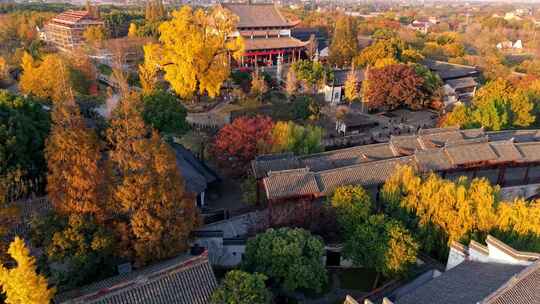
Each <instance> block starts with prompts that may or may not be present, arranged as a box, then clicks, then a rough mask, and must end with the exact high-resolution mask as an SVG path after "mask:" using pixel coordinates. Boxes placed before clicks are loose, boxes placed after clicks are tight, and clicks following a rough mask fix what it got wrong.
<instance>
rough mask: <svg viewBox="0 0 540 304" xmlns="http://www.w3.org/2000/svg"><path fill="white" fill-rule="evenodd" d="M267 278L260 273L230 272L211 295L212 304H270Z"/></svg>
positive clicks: (270, 295) (270, 296)
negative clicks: (266, 283)
mask: <svg viewBox="0 0 540 304" xmlns="http://www.w3.org/2000/svg"><path fill="white" fill-rule="evenodd" d="M266 279H267V277H266V276H265V275H263V274H260V273H254V274H251V273H247V272H244V271H241V270H231V271H229V272H227V274H226V275H225V279H224V280H223V282H222V283H221V286H219V287H218V288H217V289H216V290H215V291H214V293H213V294H212V300H211V303H213V304H270V302H271V300H272V293H271V292H270V291H269V290H268V289H267V288H266V285H265V281H266Z"/></svg>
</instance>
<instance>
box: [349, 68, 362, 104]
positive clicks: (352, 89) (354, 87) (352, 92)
mask: <svg viewBox="0 0 540 304" xmlns="http://www.w3.org/2000/svg"><path fill="white" fill-rule="evenodd" d="M359 96H360V92H359V90H358V80H357V78H356V71H355V70H354V68H353V69H351V70H350V71H349V73H347V79H346V80H345V98H347V100H348V101H349V102H353V101H355V100H356V99H357V98H358V97H359Z"/></svg>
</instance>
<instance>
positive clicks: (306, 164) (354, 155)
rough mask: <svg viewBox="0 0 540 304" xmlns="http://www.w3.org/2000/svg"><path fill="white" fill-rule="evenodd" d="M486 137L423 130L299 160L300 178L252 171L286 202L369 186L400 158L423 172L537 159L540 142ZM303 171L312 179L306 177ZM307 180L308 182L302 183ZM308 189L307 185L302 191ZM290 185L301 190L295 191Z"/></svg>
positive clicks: (475, 133) (480, 132) (476, 132)
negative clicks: (353, 186) (346, 187)
mask: <svg viewBox="0 0 540 304" xmlns="http://www.w3.org/2000/svg"><path fill="white" fill-rule="evenodd" d="M491 138H492V137H491V136H486V134H485V132H484V130H482V129H472V130H458V129H457V128H439V129H426V130H420V132H419V134H418V135H404V136H392V137H391V139H390V142H389V143H382V144H374V145H364V146H356V147H352V148H346V149H340V150H334V151H328V152H323V153H317V154H311V155H305V156H301V157H298V163H297V164H295V165H296V166H297V167H302V168H304V169H303V170H304V171H305V172H304V173H302V174H303V175H304V176H299V175H298V174H296V173H295V174H292V173H288V174H285V175H281V176H279V177H277V176H274V177H272V178H270V177H265V176H267V175H268V174H267V173H268V171H264V170H259V171H260V173H257V172H259V171H257V169H256V168H258V167H257V166H258V164H257V160H256V161H255V162H254V164H253V167H254V171H255V172H256V173H257V176H258V177H262V178H263V180H264V181H265V185H266V184H269V185H270V184H271V185H272V189H271V190H269V189H267V192H268V193H271V198H286V197H287V195H290V196H291V197H294V196H299V195H306V194H308V193H307V192H306V191H307V189H315V184H317V185H318V188H317V190H316V191H314V192H313V193H312V194H313V195H324V194H328V193H329V192H331V191H333V189H335V188H336V187H337V186H341V185H347V184H360V185H364V186H371V185H375V184H379V183H383V182H384V180H385V179H386V178H387V177H388V176H389V175H390V174H391V169H389V168H394V167H395V165H396V164H399V163H402V160H403V159H404V158H403V156H404V155H405V156H407V157H409V158H408V160H407V162H410V163H414V164H415V165H416V166H417V167H418V169H420V170H421V171H423V172H427V171H440V170H448V169H453V168H458V167H460V166H463V165H469V164H474V163H492V164H496V163H498V162H511V161H514V162H531V161H540V141H538V142H527V143H514V142H513V141H512V140H503V141H490V139H491ZM497 138H501V137H497ZM265 161H267V162H268V163H265V162H264V161H261V164H260V166H261V167H262V166H268V167H270V166H272V165H275V166H277V167H282V168H286V169H292V168H294V166H290V165H289V166H282V164H281V163H280V161H281V160H275V161H276V163H275V164H272V162H273V161H274V160H272V159H267V160H265ZM308 171H309V172H311V173H313V175H309V174H308V173H307V172H308ZM274 173H279V172H274ZM288 177H290V180H289V181H287V178H288ZM314 180H315V181H316V182H317V183H315V182H314ZM307 181H309V183H307V184H306V182H307ZM301 182H302V183H301ZM279 185H282V187H285V188H284V191H281V190H280V189H279V187H280V186H279ZM307 185H309V187H306V186H307ZM295 187H298V189H301V191H300V192H299V193H294V191H293V190H294V189H295ZM291 191H293V192H291ZM268 198H270V196H269V197H268Z"/></svg>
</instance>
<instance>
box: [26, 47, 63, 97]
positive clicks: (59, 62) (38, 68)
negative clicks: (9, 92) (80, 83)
mask: <svg viewBox="0 0 540 304" xmlns="http://www.w3.org/2000/svg"><path fill="white" fill-rule="evenodd" d="M21 66H22V69H23V73H22V75H21V79H20V81H19V88H20V89H21V91H22V92H23V93H25V94H32V95H35V96H37V97H40V98H44V99H48V98H50V99H51V100H53V101H55V102H56V101H62V100H63V99H65V98H66V95H65V94H66V92H67V91H66V88H65V85H66V83H68V79H69V70H68V67H67V64H66V63H65V61H64V60H63V59H62V58H61V57H59V56H58V55H55V54H50V55H46V56H45V58H44V59H43V61H42V62H41V63H36V62H35V61H34V59H33V58H32V56H31V55H30V54H28V53H24V55H23V58H22V62H21Z"/></svg>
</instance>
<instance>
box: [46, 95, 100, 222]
mask: <svg viewBox="0 0 540 304" xmlns="http://www.w3.org/2000/svg"><path fill="white" fill-rule="evenodd" d="M45 156H46V159H47V167H48V174H47V192H48V196H49V199H50V200H51V202H52V203H53V206H54V207H55V209H56V210H57V211H58V212H59V213H61V214H64V215H69V214H82V213H91V214H93V215H95V216H98V217H99V216H101V215H102V210H101V208H100V206H99V205H100V201H102V199H103V197H102V196H101V194H100V192H101V190H102V187H101V184H100V183H101V182H102V181H103V172H102V170H101V169H100V168H99V165H98V164H99V160H100V159H101V152H100V144H99V141H98V138H97V136H96V134H95V133H94V132H93V131H92V130H90V129H89V128H88V127H87V126H86V124H85V121H84V119H83V117H82V115H81V113H80V112H79V108H78V106H77V105H76V104H75V102H74V101H73V99H72V98H70V97H68V98H67V99H66V100H65V101H63V102H57V103H55V105H54V108H53V113H52V130H51V134H50V135H49V138H48V139H47V143H46V148H45Z"/></svg>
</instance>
